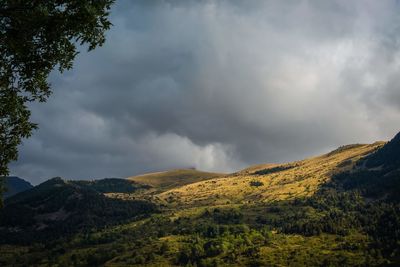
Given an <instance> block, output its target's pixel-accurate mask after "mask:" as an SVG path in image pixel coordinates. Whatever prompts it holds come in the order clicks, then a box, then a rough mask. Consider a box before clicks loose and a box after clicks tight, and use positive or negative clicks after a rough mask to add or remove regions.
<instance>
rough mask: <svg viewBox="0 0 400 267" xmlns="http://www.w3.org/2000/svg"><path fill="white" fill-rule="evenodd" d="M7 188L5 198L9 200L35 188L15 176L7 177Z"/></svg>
mask: <svg viewBox="0 0 400 267" xmlns="http://www.w3.org/2000/svg"><path fill="white" fill-rule="evenodd" d="M5 186H6V192H5V193H4V198H9V197H11V196H13V195H15V194H18V193H20V192H23V191H25V190H28V189H31V188H32V187H33V186H32V185H31V184H30V183H29V182H27V181H25V180H24V179H21V178H19V177H15V176H9V177H6V179H5Z"/></svg>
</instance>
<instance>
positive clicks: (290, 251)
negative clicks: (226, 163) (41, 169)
mask: <svg viewBox="0 0 400 267" xmlns="http://www.w3.org/2000/svg"><path fill="white" fill-rule="evenodd" d="M399 139H400V137H399V135H397V136H396V137H394V138H393V139H392V140H391V141H389V142H376V143H373V144H353V145H346V146H342V147H339V148H338V149H335V150H333V151H331V152H329V153H327V154H324V155H320V156H316V157H312V158H308V159H304V160H301V161H296V162H290V163H284V164H260V165H255V166H250V167H248V168H246V169H244V170H241V171H238V172H235V173H231V174H214V173H206V172H200V171H196V170H172V171H166V172H159V173H151V174H145V175H140V176H134V177H130V178H128V179H126V180H124V179H117V180H114V179H106V180H100V181H89V182H87V181H65V180H62V179H60V178H58V179H52V180H49V181H47V182H45V183H43V184H41V185H39V186H37V187H35V188H33V189H31V190H28V191H25V192H22V193H20V194H18V195H15V196H14V197H11V198H9V199H7V200H6V202H5V209H4V210H3V211H1V213H0V240H2V243H3V245H0V255H2V257H0V265H1V266H204V267H207V266H400V246H399V244H400V197H399V194H398V192H399V191H400V161H399V156H400V154H399V153H398V152H399V151H400V141H399ZM24 237H25V238H24ZM21 242H22V243H23V245H21V244H20V243H21Z"/></svg>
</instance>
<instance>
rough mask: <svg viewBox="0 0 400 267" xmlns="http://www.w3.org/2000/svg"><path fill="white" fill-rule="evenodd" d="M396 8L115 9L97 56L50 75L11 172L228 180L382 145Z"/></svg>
mask: <svg viewBox="0 0 400 267" xmlns="http://www.w3.org/2000/svg"><path fill="white" fill-rule="evenodd" d="M398 8H399V4H398V2H397V1H372V0H371V1H352V2H349V1H324V2H320V1H300V0H299V1H290V2H282V1H279V2H278V1H127V0H125V1H123V0H120V1H118V3H117V4H116V6H114V9H113V12H112V21H113V24H114V27H113V28H112V29H111V30H110V32H109V33H108V39H107V43H106V44H105V46H104V47H102V48H99V49H97V50H96V51H94V52H91V53H81V54H80V55H79V57H78V59H77V61H76V63H75V66H74V69H73V70H72V71H70V72H68V73H64V74H62V75H61V74H58V73H54V74H53V75H52V77H51V81H52V84H53V88H54V92H55V93H54V95H53V96H52V97H51V99H50V100H49V101H48V103H46V104H35V105H33V106H32V109H33V119H34V121H36V122H38V123H39V124H40V129H39V130H38V131H37V132H35V135H34V136H33V137H32V138H31V139H29V140H27V141H25V143H24V145H23V146H21V150H20V159H19V161H18V162H16V163H13V164H12V172H13V173H14V174H16V175H20V176H22V177H26V178H28V179H30V180H31V181H33V182H34V183H37V182H40V181H43V180H44V179H47V178H49V177H51V176H56V175H60V176H64V177H68V178H81V179H88V178H95V177H96V178H100V177H110V176H117V177H126V176H129V175H133V174H137V173H141V172H146V171H152V170H160V169H168V168H176V167H196V168H199V169H203V170H210V171H233V170H237V169H240V168H242V167H245V166H246V165H249V164H255V163H263V162H277V161H290V160H295V159H301V158H303V157H306V156H311V155H314V154H317V153H322V152H325V151H328V150H329V149H332V148H335V147H337V146H339V145H343V144H347V143H354V142H372V141H375V140H378V139H388V138H390V137H391V136H392V135H394V134H395V133H396V131H398V130H399V129H398V125H399V122H400V93H399V92H400V90H398V84H400V83H399V75H398V74H399V68H400V53H399V52H400V50H399V44H400V42H399V41H400V40H399V36H400V35H399V33H400V32H399V25H400V23H399V22H400V21H399V20H400V14H398V12H396V11H397V10H398Z"/></svg>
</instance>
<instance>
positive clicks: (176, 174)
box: [128, 169, 224, 189]
mask: <svg viewBox="0 0 400 267" xmlns="http://www.w3.org/2000/svg"><path fill="white" fill-rule="evenodd" d="M223 175H224V174H221V173H212V172H202V171H197V170H192V169H177V170H170V171H164V172H153V173H148V174H143V175H138V176H132V177H128V179H129V180H131V181H134V182H137V183H141V184H147V185H150V186H153V187H156V188H162V189H170V188H174V187H179V186H183V185H187V184H191V183H195V182H199V181H204V180H208V179H211V178H215V177H220V176H223Z"/></svg>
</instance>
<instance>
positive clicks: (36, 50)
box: [0, 0, 114, 177]
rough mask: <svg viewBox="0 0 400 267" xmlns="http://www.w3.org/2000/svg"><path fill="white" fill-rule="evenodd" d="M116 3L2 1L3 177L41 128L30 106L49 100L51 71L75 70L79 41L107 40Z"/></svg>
mask: <svg viewBox="0 0 400 267" xmlns="http://www.w3.org/2000/svg"><path fill="white" fill-rule="evenodd" d="M113 2H114V0H88V1H76V0H48V1H36V0H0V177H1V176H5V175H7V174H8V163H9V162H10V161H12V160H16V159H17V156H18V151H17V146H18V145H19V144H20V143H21V140H22V139H23V138H26V137H29V136H30V135H31V134H32V130H33V129H35V128H36V127H37V125H36V124H34V123H33V122H31V121H30V111H29V108H28V106H27V104H28V103H29V102H33V101H39V102H44V101H46V99H47V98H48V97H49V95H50V94H51V88H50V84H49V82H48V81H47V78H48V76H49V74H50V72H51V71H52V70H53V69H54V68H55V67H57V68H58V70H59V71H61V72H62V71H64V70H67V69H70V68H71V67H72V63H73V60H74V58H75V56H76V55H77V54H78V52H77V45H83V44H87V45H88V50H92V49H94V48H96V47H97V46H99V45H102V44H103V43H104V41H105V35H104V33H105V31H106V30H107V29H109V28H110V26H111V23H110V22H109V21H108V18H107V17H108V12H109V9H110V6H111V4H112V3H113Z"/></svg>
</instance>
